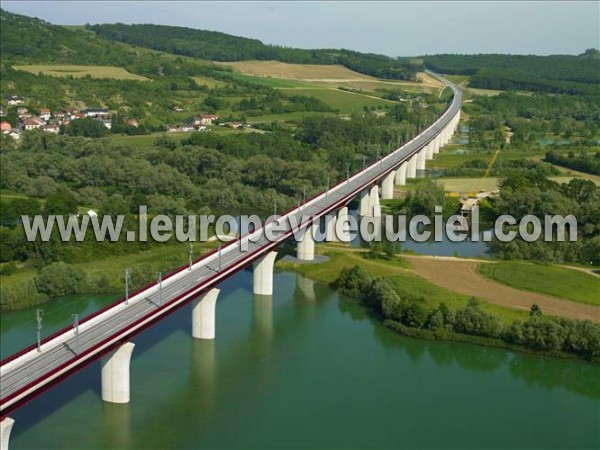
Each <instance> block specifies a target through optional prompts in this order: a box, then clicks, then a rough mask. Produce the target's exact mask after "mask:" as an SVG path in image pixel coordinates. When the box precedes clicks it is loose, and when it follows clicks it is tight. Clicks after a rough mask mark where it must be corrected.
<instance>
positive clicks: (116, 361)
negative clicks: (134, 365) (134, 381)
mask: <svg viewBox="0 0 600 450" xmlns="http://www.w3.org/2000/svg"><path fill="white" fill-rule="evenodd" d="M134 347H135V344H134V343H132V342H126V343H125V344H123V345H121V346H120V347H119V348H118V349H116V350H115V351H113V352H112V353H110V354H108V355H107V356H105V357H103V358H102V360H101V361H100V364H101V366H102V400H103V401H105V402H110V403H129V398H130V395H129V366H130V361H131V353H132V352H133V348H134Z"/></svg>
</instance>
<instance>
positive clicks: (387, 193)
mask: <svg viewBox="0 0 600 450" xmlns="http://www.w3.org/2000/svg"><path fill="white" fill-rule="evenodd" d="M395 178H396V172H395V171H391V172H390V173H388V174H387V175H386V176H385V177H384V178H383V182H382V183H381V198H382V199H384V200H390V199H392V198H394V179H395Z"/></svg>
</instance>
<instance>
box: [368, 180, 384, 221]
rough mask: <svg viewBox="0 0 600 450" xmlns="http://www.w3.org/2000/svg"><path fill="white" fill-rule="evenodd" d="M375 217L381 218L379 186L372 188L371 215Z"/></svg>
mask: <svg viewBox="0 0 600 450" xmlns="http://www.w3.org/2000/svg"><path fill="white" fill-rule="evenodd" d="M369 215H370V216H373V217H381V205H380V204H379V186H377V185H375V186H373V187H372V188H371V213H370V214H369Z"/></svg>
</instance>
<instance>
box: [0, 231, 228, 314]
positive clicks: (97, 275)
mask: <svg viewBox="0 0 600 450" xmlns="http://www.w3.org/2000/svg"><path fill="white" fill-rule="evenodd" d="M217 245H218V242H217V241H214V240H211V241H209V242H200V243H195V244H194V247H193V249H194V250H193V255H194V256H193V257H194V258H198V257H199V256H201V255H202V254H204V253H206V252H208V251H210V250H211V249H213V248H215V247H216V246H217ZM188 258H189V244H188V243H177V244H171V245H157V246H154V247H151V248H150V249H148V250H145V251H141V252H136V253H128V254H123V255H117V256H110V257H108V258H104V259H97V260H93V261H89V262H82V263H77V266H78V267H80V268H81V269H82V270H83V271H84V273H85V274H86V276H87V278H88V281H89V282H88V283H87V288H86V289H85V290H83V291H81V292H71V294H92V293H97V294H120V293H123V292H125V269H129V270H130V275H131V278H130V283H131V285H130V287H131V288H132V289H136V288H138V287H141V286H143V285H144V284H146V283H149V282H150V281H152V280H154V279H155V277H156V276H157V274H158V273H159V272H162V273H163V274H165V273H168V272H171V271H173V270H175V269H176V268H177V267H181V266H183V265H185V264H186V263H187V262H188ZM37 275H38V271H37V270H36V269H34V268H28V267H20V268H18V269H17V270H16V271H15V272H14V273H12V274H10V275H1V276H0V311H15V310H19V309H23V308H28V307H31V306H36V305H42V304H44V303H47V302H49V301H52V300H53V299H52V297H50V296H48V295H46V294H45V293H43V292H39V291H38V289H37V288H36V284H35V278H36V276H37Z"/></svg>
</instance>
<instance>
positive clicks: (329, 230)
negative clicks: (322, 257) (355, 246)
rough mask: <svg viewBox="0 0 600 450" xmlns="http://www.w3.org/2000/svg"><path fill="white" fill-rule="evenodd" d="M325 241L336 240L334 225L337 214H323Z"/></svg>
mask: <svg viewBox="0 0 600 450" xmlns="http://www.w3.org/2000/svg"><path fill="white" fill-rule="evenodd" d="M324 220H325V241H326V242H337V240H338V238H337V236H336V234H335V225H336V224H337V216H333V215H330V214H327V215H326V216H325V219H324Z"/></svg>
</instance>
